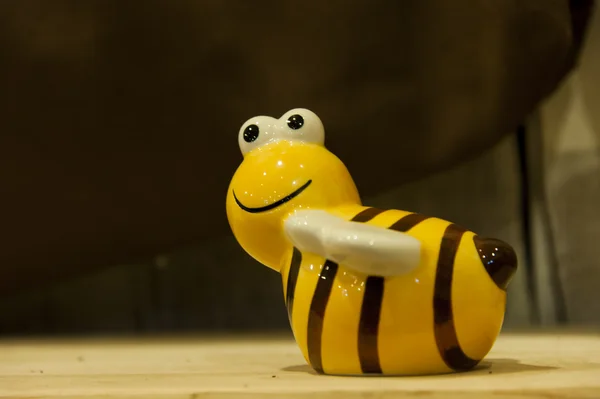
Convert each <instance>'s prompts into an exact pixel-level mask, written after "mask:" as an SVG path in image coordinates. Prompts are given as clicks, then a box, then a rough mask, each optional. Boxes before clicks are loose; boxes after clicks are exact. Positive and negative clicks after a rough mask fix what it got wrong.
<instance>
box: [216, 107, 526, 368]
mask: <svg viewBox="0 0 600 399" xmlns="http://www.w3.org/2000/svg"><path fill="white" fill-rule="evenodd" d="M239 145H240V149H241V151H242V154H243V156H244V160H243V162H242V164H241V165H240V166H239V168H238V170H237V171H236V173H235V174H234V176H233V178H232V180H231V183H230V187H229V189H228V192H227V199H226V209H227V216H228V219H229V223H230V226H231V229H232V231H233V233H234V235H235V237H236V239H237V240H238V242H239V243H240V245H241V246H242V247H243V248H244V250H245V251H246V252H248V253H249V254H250V255H251V256H252V257H254V258H255V259H256V260H257V261H259V262H261V263H262V264H264V265H266V266H268V267H270V268H272V269H274V270H277V271H279V272H280V273H281V277H282V282H283V291H284V297H285V303H286V306H287V309H288V314H289V319H290V324H291V327H292V330H293V332H294V336H295V339H296V342H297V343H298V346H299V348H300V350H301V351H302V353H303V355H304V357H305V359H306V361H307V362H308V363H309V364H310V365H311V367H313V368H314V369H315V370H316V371H317V372H319V373H325V374H342V375H363V374H389V375H410V374H433V373H444V372H451V371H464V370H469V369H472V368H473V367H474V366H476V365H477V364H478V363H479V361H480V360H481V359H483V357H484V356H486V354H487V353H488V352H489V350H490V349H491V348H492V346H493V344H494V342H495V340H496V338H497V336H498V333H499V332H500V329H501V327H502V322H503V318H504V311H505V305H506V287H507V285H508V283H509V281H510V279H511V278H512V276H513V275H514V272H515V271H516V267H517V259H516V256H515V253H514V251H513V250H512V248H511V247H510V246H509V245H508V244H506V243H504V242H502V241H500V240H495V239H488V238H483V237H479V236H477V235H476V234H475V233H473V232H471V231H469V230H467V229H464V228H462V227H460V226H458V225H456V224H453V223H451V222H448V221H444V220H441V219H438V218H434V217H428V216H424V215H420V214H416V213H411V212H405V211H400V210H383V209H377V208H372V207H367V206H363V205H362V204H361V201H360V198H359V195H358V192H357V190H356V187H355V185H354V182H353V180H352V177H351V176H350V174H349V172H348V170H347V169H346V167H345V166H344V164H343V163H342V162H341V161H340V160H339V159H338V158H337V157H336V156H335V155H333V154H332V153H331V152H329V151H328V150H327V149H326V148H325V147H324V129H323V124H322V123H321V121H320V120H319V118H318V117H317V115H315V114H314V113H312V112H311V111H309V110H306V109H294V110H291V111H289V112H287V113H286V114H285V115H283V116H282V117H281V118H279V119H275V118H270V117H264V116H262V117H255V118H252V119H250V120H248V121H247V122H246V123H245V124H244V125H243V126H242V127H241V129H240V132H239Z"/></svg>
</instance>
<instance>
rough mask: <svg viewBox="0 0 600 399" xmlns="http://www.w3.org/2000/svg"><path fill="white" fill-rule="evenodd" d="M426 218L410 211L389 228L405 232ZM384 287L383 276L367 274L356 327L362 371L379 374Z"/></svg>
mask: <svg viewBox="0 0 600 399" xmlns="http://www.w3.org/2000/svg"><path fill="white" fill-rule="evenodd" d="M427 218H428V217H427V216H424V215H421V214H418V213H411V214H408V215H405V216H403V217H402V218H400V219H398V220H397V221H396V222H395V223H394V224H392V225H391V226H390V227H389V228H390V229H391V230H396V231H402V232H406V231H408V230H410V229H411V228H413V227H414V226H416V225H417V224H419V223H421V222H422V221H423V220H425V219H427ZM384 288H385V279H384V278H383V277H377V276H369V277H368V278H367V281H366V283H365V293H364V298H363V303H362V306H361V311H360V322H359V327H358V357H359V360H360V367H361V369H362V372H363V373H378V374H380V373H381V372H382V371H381V364H380V361H379V347H378V337H379V321H380V317H381V306H382V303H383V293H384Z"/></svg>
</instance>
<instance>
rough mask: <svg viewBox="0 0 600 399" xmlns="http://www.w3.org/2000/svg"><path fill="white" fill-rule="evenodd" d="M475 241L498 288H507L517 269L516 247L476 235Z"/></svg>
mask: <svg viewBox="0 0 600 399" xmlns="http://www.w3.org/2000/svg"><path fill="white" fill-rule="evenodd" d="M473 242H474V243H475V248H476V249H477V253H478V254H479V258H480V259H481V263H483V266H484V267H485V270H486V271H487V272H488V274H489V275H490V277H491V278H492V280H493V281H494V283H496V285H497V286H498V288H500V289H502V290H506V288H507V287H508V283H510V280H511V279H512V277H513V276H514V274H515V272H516V271H517V254H516V253H515V251H514V249H513V248H512V247H511V246H510V245H508V244H507V243H505V242H504V241H501V240H497V239H494V238H482V237H479V236H474V237H473Z"/></svg>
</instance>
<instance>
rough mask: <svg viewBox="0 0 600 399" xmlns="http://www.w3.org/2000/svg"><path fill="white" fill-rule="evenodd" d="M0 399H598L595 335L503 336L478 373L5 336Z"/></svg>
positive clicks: (269, 344) (173, 344)
mask: <svg viewBox="0 0 600 399" xmlns="http://www.w3.org/2000/svg"><path fill="white" fill-rule="evenodd" d="M0 353H2V356H1V357H0V398H11V399H18V398H37V399H41V398H82V399H83V398H98V399H99V398H105V399H108V398H110V399H125V398H152V399H158V398H160V399H192V398H304V397H310V398H312V399H317V398H391V397H393V398H402V397H426V398H442V397H443V398H451V399H453V398H467V399H469V398H478V399H485V398H494V399H503V398H528V399H532V398H599V397H600V334H598V333H588V334H554V333H545V334H524V333H520V334H516V333H515V334H504V335H502V336H501V337H500V338H499V340H498V342H497V344H496V346H495V348H494V349H493V351H492V352H491V353H490V355H489V356H488V358H487V359H486V361H485V362H484V363H483V364H482V365H481V366H480V367H479V368H478V369H476V370H474V371H471V372H467V373H461V374H448V375H438V376H427V377H332V376H319V375H315V374H314V373H313V372H312V371H311V370H310V369H309V368H308V366H307V365H306V363H305V361H304V359H303V358H302V356H301V355H300V352H299V351H298V349H297V347H296V345H295V343H294V342H293V340H292V339H291V338H290V337H289V336H278V337H270V336H263V337H249V336H248V337H247V336H241V337H240V336H238V337H231V338H225V337H221V338H189V337H186V338H169V339H158V338H153V339H149V338H145V339H128V340H123V339H120V340H110V339H105V340H99V339H98V340H71V341H67V340H63V341H43V340H42V341H32V340H29V341H23V340H21V341H6V340H5V341H3V342H1V343H0Z"/></svg>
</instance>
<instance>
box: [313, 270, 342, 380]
mask: <svg viewBox="0 0 600 399" xmlns="http://www.w3.org/2000/svg"><path fill="white" fill-rule="evenodd" d="M337 270H338V265H337V263H334V262H331V261H329V260H327V261H325V264H324V265H323V270H321V274H320V275H319V281H318V282H317V288H316V289H315V294H314V295H313V298H312V302H311V304H310V313H309V314H308V332H307V342H306V346H307V349H308V361H309V362H310V365H311V366H312V367H313V368H314V369H315V371H317V372H318V373H323V360H322V357H321V355H322V354H321V339H322V336H323V320H324V318H325V309H326V308H327V303H328V302H329V295H330V294H331V289H332V287H333V280H334V279H335V275H336V274H337Z"/></svg>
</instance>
